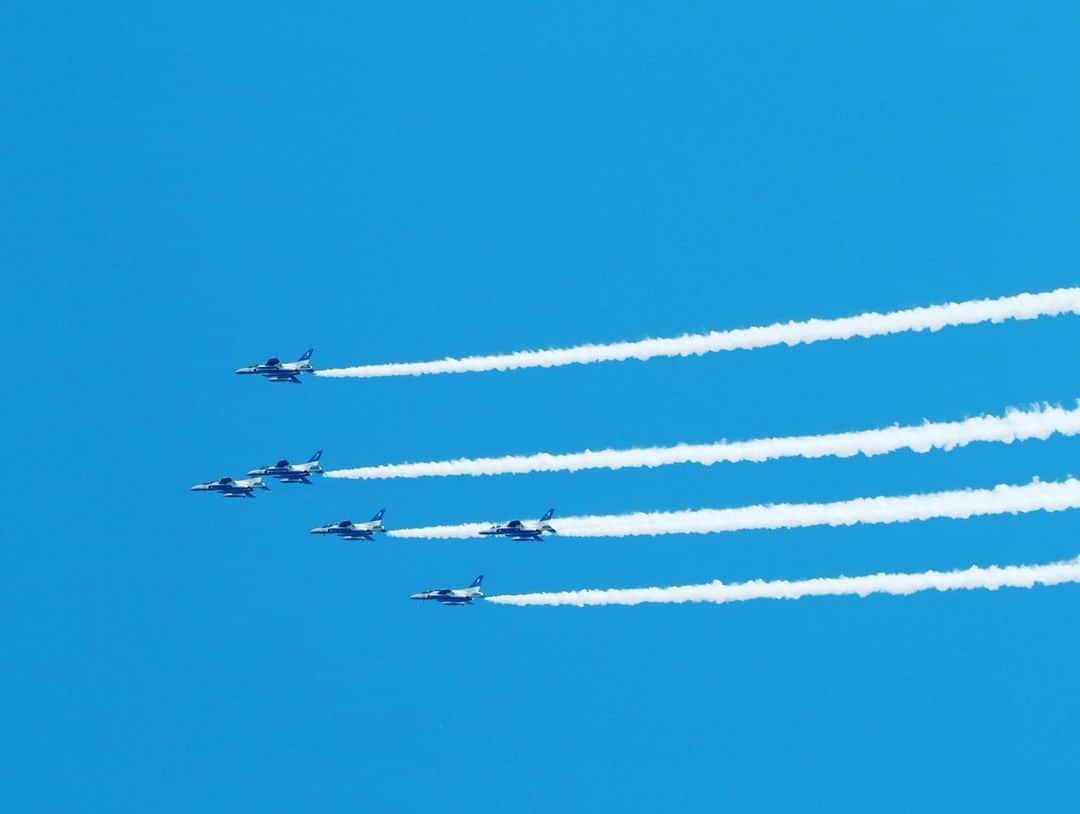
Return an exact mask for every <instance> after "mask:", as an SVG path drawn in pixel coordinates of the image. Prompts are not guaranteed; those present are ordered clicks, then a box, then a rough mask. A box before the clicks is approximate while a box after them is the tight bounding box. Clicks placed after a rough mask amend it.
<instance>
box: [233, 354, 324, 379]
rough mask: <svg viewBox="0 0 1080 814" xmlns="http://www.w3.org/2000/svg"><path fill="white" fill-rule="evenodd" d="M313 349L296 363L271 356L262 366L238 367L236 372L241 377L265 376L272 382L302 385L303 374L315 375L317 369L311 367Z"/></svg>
mask: <svg viewBox="0 0 1080 814" xmlns="http://www.w3.org/2000/svg"><path fill="white" fill-rule="evenodd" d="M313 352H314V349H313V348H308V349H307V350H306V351H304V355H303V356H301V357H300V358H299V359H297V360H296V361H295V362H282V361H281V360H280V359H278V358H277V357H276V356H271V357H270V358H269V359H267V360H266V361H265V362H263V363H262V364H261V365H252V366H251V367H238V368H237V369H236V372H237V374H238V375H240V376H265V377H266V378H267V379H269V380H270V381H272V382H292V383H293V384H300V374H301V373H313V372H314V371H315V368H313V367H312V366H311V354H312V353H313Z"/></svg>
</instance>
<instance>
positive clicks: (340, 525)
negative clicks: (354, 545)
mask: <svg viewBox="0 0 1080 814" xmlns="http://www.w3.org/2000/svg"><path fill="white" fill-rule="evenodd" d="M351 525H352V520H342V521H341V522H340V523H338V528H342V529H347V528H348V527H349V526H351Z"/></svg>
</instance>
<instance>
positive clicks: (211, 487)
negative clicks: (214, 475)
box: [191, 478, 270, 497]
mask: <svg viewBox="0 0 1080 814" xmlns="http://www.w3.org/2000/svg"><path fill="white" fill-rule="evenodd" d="M256 489H265V490H267V491H270V487H269V486H267V485H266V484H265V483H263V482H262V480H260V479H259V478H249V479H247V480H235V479H233V478H220V479H218V480H212V481H210V482H209V483H197V484H195V485H194V486H192V487H191V491H192V492H217V493H218V494H222V495H225V497H255V490H256Z"/></svg>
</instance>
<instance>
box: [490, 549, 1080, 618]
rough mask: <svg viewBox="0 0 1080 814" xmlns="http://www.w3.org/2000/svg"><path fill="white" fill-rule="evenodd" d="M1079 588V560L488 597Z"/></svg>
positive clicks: (612, 601) (667, 599)
mask: <svg viewBox="0 0 1080 814" xmlns="http://www.w3.org/2000/svg"><path fill="white" fill-rule="evenodd" d="M1070 582H1080V559H1076V560H1070V561H1068V562H1057V563H1050V564H1047V565H1009V566H1006V567H1003V568H1002V567H998V566H996V565H991V566H989V567H988V568H979V567H977V566H972V567H971V568H968V569H967V570H965V571H926V572H924V573H921V574H873V575H870V576H865V577H832V578H820V579H804V580H797V581H793V582H792V581H788V580H776V581H773V582H765V581H764V580H760V579H756V580H753V581H751V582H741V583H736V584H732V585H725V584H724V583H723V582H720V581H719V580H717V581H716V582H710V583H707V584H704V585H677V586H673V587H670V588H613V589H611V590H606V591H605V590H583V591H560V592H558V593H535V594H508V595H503V596H489V597H487V601H488V602H494V603H496V604H499V605H522V606H523V605H575V606H577V607H584V606H585V605H640V604H643V603H646V602H659V603H682V602H715V603H718V604H722V603H725V602H745V601H747V600H749V599H801V598H802V597H804V596H859V597H866V596H869V595H870V594H891V595H893V596H908V595H909V594H914V593H919V592H920V591H974V590H979V589H984V590H989V591H996V590H997V589H998V588H1034V587H1035V586H1037V585H1062V584H1065V583H1070Z"/></svg>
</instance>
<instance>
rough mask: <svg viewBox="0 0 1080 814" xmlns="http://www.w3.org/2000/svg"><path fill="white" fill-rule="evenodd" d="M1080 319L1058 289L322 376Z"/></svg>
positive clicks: (514, 365)
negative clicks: (1043, 319) (1064, 316)
mask: <svg viewBox="0 0 1080 814" xmlns="http://www.w3.org/2000/svg"><path fill="white" fill-rule="evenodd" d="M1078 313H1080V288H1059V289H1057V290H1055V291H1048V292H1044V293H1040V294H1017V295H1015V296H1011V297H1000V298H998V299H986V300H968V301H966V302H953V303H946V304H944V305H930V306H924V307H920V308H908V309H905V310H902V311H890V312H887V313H884V314H879V313H874V312H871V313H866V314H860V315H858V316H854V317H843V318H841V319H809V320H805V321H803V322H783V323H781V322H778V323H775V324H773V325H766V326H761V327H756V328H739V329H736V330H730V331H712V332H711V333H707V334H685V335H683V336H678V337H671V338H668V339H642V340H640V341H636V342H614V343H611V344H606V345H578V346H576V347H571V348H551V349H547V350H528V351H518V352H517V353H504V354H497V355H494V356H466V357H464V358H462V359H454V358H447V359H440V360H438V361H433V362H402V363H396V364H394V363H391V364H378V365H360V366H358V367H342V368H329V369H326V370H318V371H316V372H315V375H316V376H327V377H332V378H360V379H367V378H377V377H383V376H423V375H430V374H435V373H477V372H480V371H485V370H516V369H519V368H526V367H561V366H563V365H587V364H592V363H594V362H620V361H623V360H626V359H640V360H645V359H652V358H654V357H657V356H699V355H701V354H703V353H714V352H717V351H726V350H753V349H755V348H767V347H770V346H773V345H808V344H810V343H812V342H822V341H824V340H827V339H852V338H854V337H871V336H885V335H887V334H898V333H907V332H909V331H938V330H941V329H942V328H947V327H949V326H952V325H975V324H977V323H980V322H1004V321H1005V320H1009V319H1037V318H1038V317H1047V316H1058V315H1059V314H1078Z"/></svg>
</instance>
